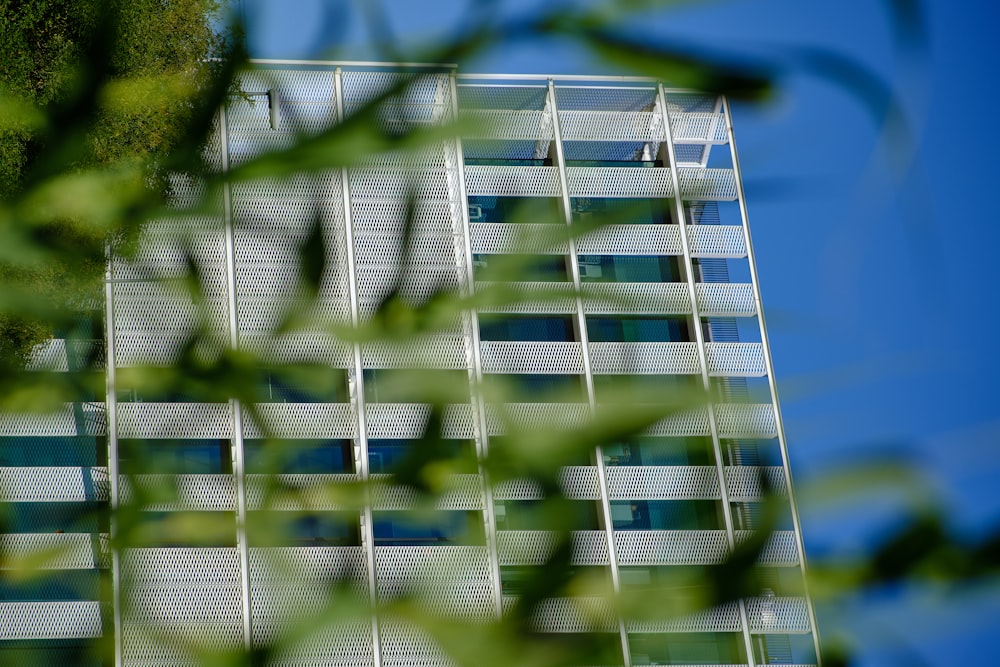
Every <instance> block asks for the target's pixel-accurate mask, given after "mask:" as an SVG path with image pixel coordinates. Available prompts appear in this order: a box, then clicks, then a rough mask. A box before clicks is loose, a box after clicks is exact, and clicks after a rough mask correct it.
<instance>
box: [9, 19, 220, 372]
mask: <svg viewBox="0 0 1000 667" xmlns="http://www.w3.org/2000/svg"><path fill="white" fill-rule="evenodd" d="M216 11H218V6H217V2H216V1H215V0H177V1H172V2H159V1H158V0H138V1H136V2H131V1H121V0H109V1H106V0H36V1H31V2H13V1H11V2H4V3H3V5H2V6H0V62H3V63H4V67H3V68H2V71H0V94H2V95H3V97H2V99H3V102H4V106H5V110H6V111H7V115H8V117H9V118H10V122H7V123H5V124H4V125H3V127H0V199H2V200H3V201H5V202H7V203H8V204H9V205H10V206H11V207H12V208H13V209H15V210H16V209H18V208H19V205H21V206H28V207H34V208H35V210H34V211H28V213H29V215H27V216H24V217H21V216H19V217H20V218H21V220H22V221H23V222H25V223H26V224H25V225H24V226H23V227H21V228H20V229H8V230H6V231H7V232H8V233H9V234H12V235H16V236H22V237H23V236H30V237H33V238H35V239H36V240H37V241H39V242H40V243H39V245H40V246H41V247H43V248H48V249H51V250H58V249H62V250H64V251H66V252H61V253H59V252H56V253H54V254H53V253H47V254H46V257H45V259H44V261H40V259H41V258H32V257H25V256H24V255H18V254H17V253H11V254H12V256H10V257H2V258H0V279H2V280H3V281H4V282H5V283H6V284H7V285H8V286H9V287H12V288H14V289H15V291H18V292H26V293H27V294H28V295H30V296H31V297H32V298H33V299H36V300H40V301H41V302H43V303H47V304H48V305H50V306H52V307H53V310H54V311H55V312H56V313H58V312H60V311H61V312H65V310H66V307H67V306H80V305H82V304H84V303H86V302H91V303H97V302H99V297H98V294H99V293H95V280H96V279H97V278H98V277H99V276H101V274H102V272H103V267H104V259H103V256H104V244H105V242H106V241H107V240H108V235H109V233H116V232H118V231H121V230H120V229H110V228H109V225H108V222H109V221H108V219H107V218H106V217H105V216H103V215H102V214H101V207H100V206H82V205H80V202H76V203H74V202H72V201H69V200H68V199H69V197H71V196H74V194H73V193H75V195H78V196H84V195H85V193H83V192H76V191H75V190H74V189H73V187H72V186H73V184H74V182H75V183H76V184H77V185H83V183H84V182H92V181H93V180H94V179H97V180H99V181H102V182H103V185H104V187H108V188H111V189H114V190H119V191H120V192H121V193H122V194H124V193H128V198H129V204H130V205H133V206H134V205H135V204H137V203H138V201H139V200H146V201H147V203H149V202H155V201H156V200H157V199H158V198H160V197H163V196H164V195H166V194H167V180H166V172H167V169H168V166H167V162H168V160H169V158H170V156H171V155H172V154H173V153H174V152H175V151H176V150H177V148H178V147H179V146H181V145H182V144H185V143H186V142H187V141H188V139H189V137H190V131H191V130H190V128H191V126H192V120H193V118H194V116H195V115H196V114H197V113H198V109H199V106H198V99H199V97H200V96H202V95H203V94H204V91H205V89H206V87H207V86H208V85H209V81H210V80H211V77H212V74H213V71H216V70H218V67H217V66H214V65H213V64H212V61H211V58H212V57H215V56H219V55H221V53H222V50H223V48H224V40H223V39H222V38H221V37H220V36H219V35H218V34H217V33H216V32H215V31H213V29H212V25H211V18H212V16H213V15H214V13H215V12H216ZM70 176H73V177H75V179H70V180H69V181H67V180H65V179H66V177H70ZM37 188H42V189H45V188H61V189H62V191H63V195H64V197H65V199H64V201H63V205H62V206H58V207H54V208H52V207H38V203H39V202H38V201H37V200H33V199H32V198H31V196H30V193H31V192H32V190H33V189H37ZM67 188H68V189H67ZM123 203H124V202H123ZM22 210H23V209H22ZM114 226H115V225H112V227H114ZM29 310H32V311H34V312H33V313H23V312H22V313H13V312H9V311H7V312H3V311H2V310H0V357H2V358H3V359H4V360H5V363H13V364H15V365H16V364H20V363H23V362H24V361H25V360H26V359H27V358H28V357H29V356H30V354H31V351H32V349H33V348H34V347H35V346H36V345H38V344H39V343H42V342H44V341H45V340H47V339H48V338H50V337H51V336H52V334H53V332H54V330H55V329H63V328H65V323H64V322H58V321H57V320H59V319H60V318H59V317H56V318H54V319H53V318H51V317H47V316H46V314H45V311H46V309H45V308H43V307H41V306H40V305H39V304H38V303H36V304H35V305H34V306H33V307H32V308H30V309H29Z"/></svg>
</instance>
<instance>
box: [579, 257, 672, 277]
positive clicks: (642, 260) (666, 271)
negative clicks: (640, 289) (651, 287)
mask: <svg viewBox="0 0 1000 667" xmlns="http://www.w3.org/2000/svg"><path fill="white" fill-rule="evenodd" d="M579 265H580V279H581V280H582V281H583V282H604V283H607V282H619V283H673V282H680V271H679V270H678V268H677V258H676V257H667V256H663V255H580V257H579Z"/></svg>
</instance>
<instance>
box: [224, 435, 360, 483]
mask: <svg viewBox="0 0 1000 667" xmlns="http://www.w3.org/2000/svg"><path fill="white" fill-rule="evenodd" d="M243 453H244V463H245V465H246V470H247V472H248V473H250V474H269V473H273V474H278V473H281V474H329V473H353V472H354V461H353V459H352V454H351V441H350V440H346V439H331V440H277V439H275V440H257V439H248V440H244V441H243Z"/></svg>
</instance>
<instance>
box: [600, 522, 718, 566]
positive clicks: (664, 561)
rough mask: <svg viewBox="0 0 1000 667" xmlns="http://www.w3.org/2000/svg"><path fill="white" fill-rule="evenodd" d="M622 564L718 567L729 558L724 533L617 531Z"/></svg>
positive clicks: (617, 542)
mask: <svg viewBox="0 0 1000 667" xmlns="http://www.w3.org/2000/svg"><path fill="white" fill-rule="evenodd" d="M615 551H616V552H617V554H618V563H619V564H620V565H714V564H716V563H721V562H722V561H723V560H725V558H726V556H728V555H729V541H728V540H727V538H726V531H724V530H627V531H626V530H621V531H616V532H615Z"/></svg>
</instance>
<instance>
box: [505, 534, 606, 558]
mask: <svg viewBox="0 0 1000 667" xmlns="http://www.w3.org/2000/svg"><path fill="white" fill-rule="evenodd" d="M570 538H571V539H572V541H573V552H572V557H571V562H572V563H573V564H574V565H606V564H607V563H608V538H607V535H606V534H605V532H604V531H602V530H574V531H573V532H572V533H571V536H570ZM555 545H556V536H555V534H554V533H550V532H547V531H544V530H500V531H497V550H498V552H499V558H500V565H540V564H542V563H544V562H545V561H546V559H548V558H549V557H550V556H551V555H552V551H553V549H555Z"/></svg>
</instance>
